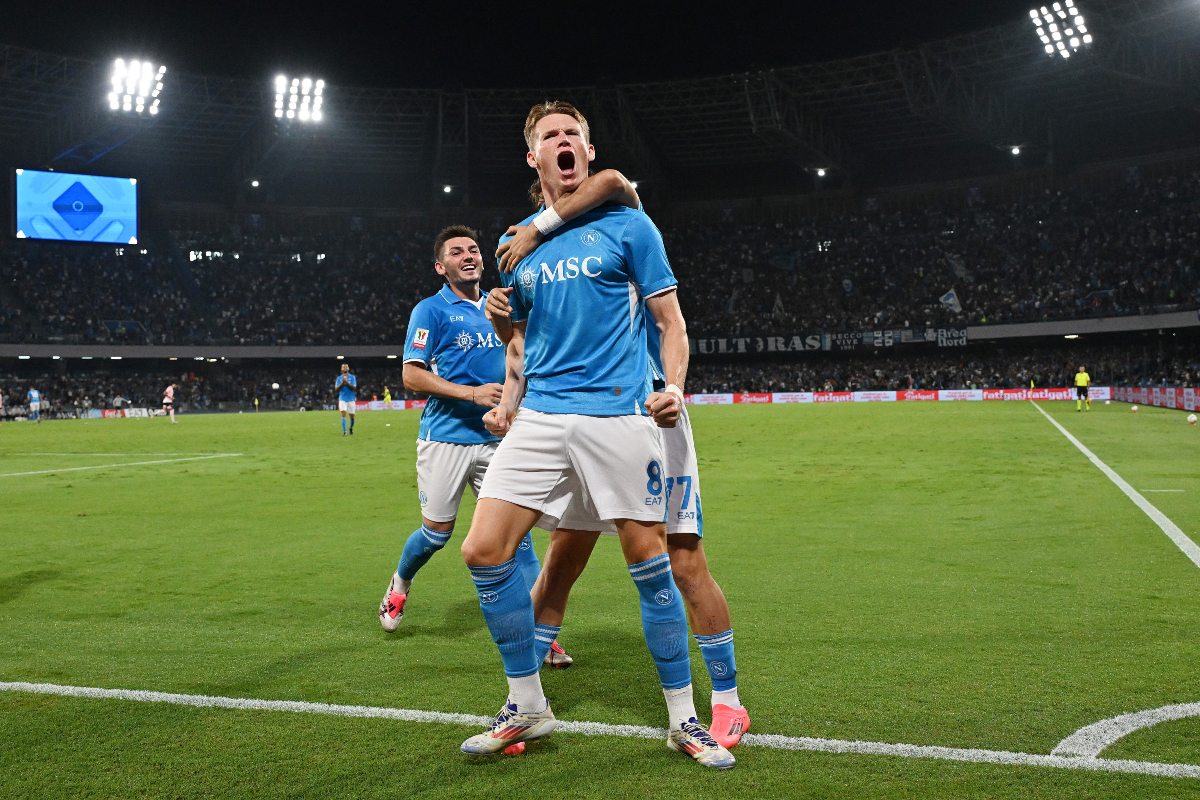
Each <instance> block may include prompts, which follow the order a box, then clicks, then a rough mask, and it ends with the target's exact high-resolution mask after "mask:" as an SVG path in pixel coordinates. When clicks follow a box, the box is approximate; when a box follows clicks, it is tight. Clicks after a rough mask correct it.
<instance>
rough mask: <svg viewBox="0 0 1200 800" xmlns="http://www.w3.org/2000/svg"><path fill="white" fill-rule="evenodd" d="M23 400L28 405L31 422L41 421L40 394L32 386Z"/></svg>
mask: <svg viewBox="0 0 1200 800" xmlns="http://www.w3.org/2000/svg"><path fill="white" fill-rule="evenodd" d="M25 400H26V402H28V403H29V419H30V420H31V421H33V422H41V421H42V393H41V392H39V391H38V390H37V389H35V388H33V387H32V386H30V387H29V391H28V392H26V393H25Z"/></svg>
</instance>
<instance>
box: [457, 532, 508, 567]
mask: <svg viewBox="0 0 1200 800" xmlns="http://www.w3.org/2000/svg"><path fill="white" fill-rule="evenodd" d="M460 552H461V553H462V557H463V561H464V562H465V563H466V565H467V566H468V567H491V566H495V565H496V564H500V563H503V561H504V559H503V558H500V557H498V555H497V554H498V551H497V549H496V548H495V547H493V546H492V545H491V544H489V543H487V542H484V541H482V540H481V539H480V537H478V536H475V537H472V536H471V535H470V534H467V538H466V539H463V543H462V547H461V548H460Z"/></svg>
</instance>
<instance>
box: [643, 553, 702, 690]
mask: <svg viewBox="0 0 1200 800" xmlns="http://www.w3.org/2000/svg"><path fill="white" fill-rule="evenodd" d="M629 574H630V576H632V577H633V582H634V583H635V584H636V585H637V590H638V595H640V596H641V601H642V632H643V634H645V637H646V646H647V647H648V648H650V655H652V656H653V657H654V666H655V667H656V668H657V669H658V679H659V682H660V683H661V684H662V686H663V688H664V689H682V688H684V687H685V686H689V685H690V684H691V682H692V666H691V659H690V658H689V656H688V642H687V635H688V630H687V612H686V611H685V610H684V607H683V597H681V596H680V594H679V588H678V587H677V586H676V585H675V580H674V578H672V577H671V557H670V556H669V555H667V554H666V553H663V554H662V555H661V556H655V557H654V558H652V559H650V560H649V561H643V562H641V563H640V564H633V565H631V566H630V567H629Z"/></svg>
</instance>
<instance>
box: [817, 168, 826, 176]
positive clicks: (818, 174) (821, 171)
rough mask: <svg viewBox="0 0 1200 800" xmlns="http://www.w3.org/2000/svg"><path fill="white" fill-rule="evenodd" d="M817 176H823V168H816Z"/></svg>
mask: <svg viewBox="0 0 1200 800" xmlns="http://www.w3.org/2000/svg"><path fill="white" fill-rule="evenodd" d="M817 177H818V178H824V177H825V170H823V169H819V170H817Z"/></svg>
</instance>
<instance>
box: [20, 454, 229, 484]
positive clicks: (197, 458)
mask: <svg viewBox="0 0 1200 800" xmlns="http://www.w3.org/2000/svg"><path fill="white" fill-rule="evenodd" d="M240 455H241V453H219V454H217V455H215V456H193V457H192V458H164V459H160V460H158V461H130V462H127V463H125V464H97V465H96V466H93V467H63V468H61V469H40V470H36V471H34V472H4V473H0V478H15V477H17V476H20V475H48V474H50V473H59V472H79V471H80V470H84V469H110V468H112V467H141V466H144V465H146V464H178V463H179V462H181V461H204V460H205V459H209V458H233V457H235V456H240Z"/></svg>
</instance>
